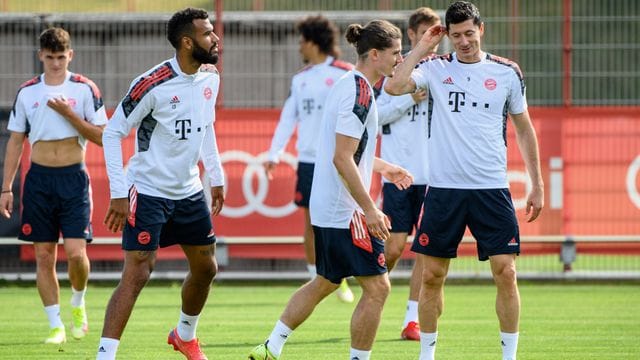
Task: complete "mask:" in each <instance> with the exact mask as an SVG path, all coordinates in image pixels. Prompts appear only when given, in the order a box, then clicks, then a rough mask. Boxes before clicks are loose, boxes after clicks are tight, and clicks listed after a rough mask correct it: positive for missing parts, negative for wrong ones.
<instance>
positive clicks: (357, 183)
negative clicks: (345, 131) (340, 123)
mask: <svg viewBox="0 0 640 360" xmlns="http://www.w3.org/2000/svg"><path fill="white" fill-rule="evenodd" d="M358 143H359V139H356V138H352V137H349V136H346V135H342V134H336V152H335V154H334V156H333V164H334V165H335V167H336V169H337V170H338V174H340V177H342V180H343V181H344V183H345V185H346V187H347V189H348V190H349V193H350V194H351V196H352V197H353V199H354V200H355V201H356V202H357V203H358V205H360V207H361V208H362V210H363V211H364V216H365V221H366V222H367V228H368V229H369V232H370V233H371V234H372V235H373V236H375V237H377V238H378V239H380V240H383V241H386V240H387V239H388V238H389V236H390V234H389V229H390V228H391V223H390V221H389V219H388V218H387V216H386V215H385V214H384V213H383V212H382V211H380V209H378V207H376V204H375V203H374V202H373V199H371V196H369V193H368V192H367V190H366V189H365V186H364V183H363V182H362V178H361V177H360V173H359V172H358V167H357V165H356V163H355V162H354V161H353V154H355V152H356V150H357V148H358Z"/></svg>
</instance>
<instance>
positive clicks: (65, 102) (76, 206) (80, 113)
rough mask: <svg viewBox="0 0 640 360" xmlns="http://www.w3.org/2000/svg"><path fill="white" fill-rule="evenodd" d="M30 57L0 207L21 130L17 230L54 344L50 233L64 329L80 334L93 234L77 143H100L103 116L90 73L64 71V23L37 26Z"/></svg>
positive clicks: (9, 197)
mask: <svg viewBox="0 0 640 360" xmlns="http://www.w3.org/2000/svg"><path fill="white" fill-rule="evenodd" d="M38 57H39V58H40V61H41V62H42V65H43V67H44V73H42V74H40V75H38V76H37V77H35V78H33V79H31V80H29V81H27V82H25V83H24V84H22V85H21V86H20V89H19V90H18V95H17V97H16V101H15V103H14V105H13V109H12V111H11V115H10V117H9V125H8V129H9V131H10V132H11V135H10V137H9V141H8V142H7V149H6V153H5V158H4V173H3V174H4V178H3V181H2V196H1V197H0V211H1V212H2V216H4V217H6V218H10V217H11V214H12V213H13V191H12V186H13V181H14V179H15V176H16V172H17V171H18V165H19V163H20V159H21V157H22V150H23V143H24V140H25V139H26V138H28V139H29V144H30V145H31V167H30V168H29V172H28V173H27V175H26V177H25V180H24V191H23V194H22V219H21V224H22V226H21V228H20V233H19V235H18V238H19V239H20V240H25V241H31V242H33V247H34V249H35V255H36V266H37V270H36V285H37V287H38V293H39V295H40V299H41V300H42V304H43V305H44V311H45V313H46V314H47V317H48V319H49V327H50V331H49V336H48V337H47V338H46V339H45V343H48V344H61V343H63V342H65V341H66V331H65V326H64V324H63V322H62V320H61V317H60V286H59V284H58V277H57V274H56V260H57V254H58V237H59V236H60V234H62V237H63V239H64V251H65V253H66V255H67V261H68V273H69V281H70V282H71V293H72V295H71V314H72V321H71V335H72V336H73V338H74V339H81V338H83V337H84V336H85V335H86V333H87V331H88V323H87V315H86V311H85V302H84V297H85V292H86V291H87V282H88V280H89V266H90V265H89V258H88V257H87V250H86V246H87V242H91V240H92V236H93V235H92V231H91V207H92V205H91V187H90V184H89V176H88V174H87V171H86V169H85V165H84V160H85V150H86V146H87V140H88V141H91V142H92V143H94V144H97V145H99V146H102V129H103V128H104V126H105V124H106V122H107V116H106V114H105V110H104V106H103V103H102V97H101V95H100V90H99V89H98V87H97V86H96V85H95V84H94V83H93V81H91V80H89V79H88V78H86V77H84V76H82V75H80V74H74V73H72V72H71V71H69V64H70V63H71V60H72V59H73V49H71V38H70V36H69V33H68V32H67V31H65V30H64V29H62V28H49V29H47V30H45V31H43V32H42V34H40V49H39V51H38Z"/></svg>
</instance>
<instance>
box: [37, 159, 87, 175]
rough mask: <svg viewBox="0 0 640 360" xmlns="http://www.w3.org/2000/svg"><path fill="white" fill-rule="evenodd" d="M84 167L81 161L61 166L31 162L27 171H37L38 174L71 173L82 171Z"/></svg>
mask: <svg viewBox="0 0 640 360" xmlns="http://www.w3.org/2000/svg"><path fill="white" fill-rule="evenodd" d="M84 169H85V165H84V163H83V162H81V163H78V164H73V165H67V166H61V167H51V166H44V165H38V164H36V163H34V162H32V163H31V167H30V168H29V171H31V172H34V173H38V174H51V175H56V174H73V173H77V172H78V171H82V170H84Z"/></svg>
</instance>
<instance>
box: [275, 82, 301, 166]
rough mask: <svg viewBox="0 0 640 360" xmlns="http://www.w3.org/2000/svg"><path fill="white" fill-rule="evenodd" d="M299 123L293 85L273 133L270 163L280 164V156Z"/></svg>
mask: <svg viewBox="0 0 640 360" xmlns="http://www.w3.org/2000/svg"><path fill="white" fill-rule="evenodd" d="M297 122H298V111H297V109H296V100H295V93H294V91H293V85H292V87H291V92H290V94H289V97H288V98H287V100H286V101H285V102H284V106H283V107H282V112H281V113H280V120H279V121H278V125H277V126H276V130H275V132H274V133H273V138H272V139H271V147H270V148H269V161H273V162H278V159H279V158H280V155H282V153H283V152H284V148H285V146H287V143H288V142H289V139H290V138H291V135H292V134H293V131H294V130H295V128H296V124H297Z"/></svg>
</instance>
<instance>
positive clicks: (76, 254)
mask: <svg viewBox="0 0 640 360" xmlns="http://www.w3.org/2000/svg"><path fill="white" fill-rule="evenodd" d="M86 259H87V253H86V251H84V250H80V249H79V250H77V251H73V252H69V253H68V254H67V261H69V263H73V264H82V263H84V261H85V260H86Z"/></svg>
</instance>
